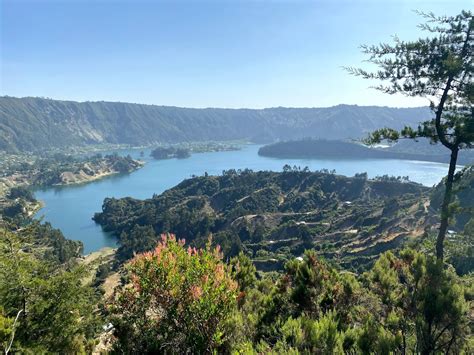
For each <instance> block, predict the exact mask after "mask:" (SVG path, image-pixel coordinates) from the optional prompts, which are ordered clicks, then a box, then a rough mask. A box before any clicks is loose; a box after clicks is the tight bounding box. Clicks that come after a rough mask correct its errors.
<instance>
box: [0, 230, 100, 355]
mask: <svg viewBox="0 0 474 355" xmlns="http://www.w3.org/2000/svg"><path fill="white" fill-rule="evenodd" d="M0 233H2V235H1V238H0V305H1V307H0V345H2V346H3V349H5V352H6V349H11V352H12V353H17V352H18V353H47V352H48V353H49V352H51V353H62V354H65V353H83V352H85V351H86V349H88V351H90V350H91V349H90V346H91V342H90V339H91V338H93V337H94V336H95V334H96V330H97V327H98V324H97V322H98V319H97V314H96V313H95V312H94V310H95V307H96V306H95V305H96V302H97V298H96V295H95V293H94V291H93V289H92V288H91V287H90V285H84V284H83V280H84V278H85V277H86V276H87V272H86V270H85V268H84V267H81V266H75V267H72V268H67V270H65V269H64V268H63V267H62V266H59V265H55V264H54V263H51V262H50V261H45V260H44V259H42V258H40V257H39V256H36V255H34V254H33V253H31V252H30V251H31V249H33V246H32V245H29V244H26V243H24V242H23V241H22V240H21V239H19V238H18V236H17V235H15V234H13V233H9V232H7V231H4V230H0ZM12 339H13V340H12ZM5 344H6V346H5ZM3 349H2V350H3Z"/></svg>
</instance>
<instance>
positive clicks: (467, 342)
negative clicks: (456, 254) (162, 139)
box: [110, 236, 473, 354]
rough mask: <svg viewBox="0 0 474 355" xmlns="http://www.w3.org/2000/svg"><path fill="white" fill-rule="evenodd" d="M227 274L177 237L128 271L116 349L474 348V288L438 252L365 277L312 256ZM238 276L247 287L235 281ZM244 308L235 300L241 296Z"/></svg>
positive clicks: (383, 264)
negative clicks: (276, 269)
mask: <svg viewBox="0 0 474 355" xmlns="http://www.w3.org/2000/svg"><path fill="white" fill-rule="evenodd" d="M230 265H231V266H232V268H231V269H228V268H227V267H226V266H225V265H224V264H223V263H222V262H221V260H220V255H219V254H218V253H217V252H216V251H215V250H212V249H210V248H209V247H208V248H207V249H204V250H194V249H190V248H188V249H186V248H185V247H184V245H183V243H182V242H178V241H176V240H175V239H174V237H172V236H164V237H163V240H162V242H160V243H159V244H158V247H157V248H156V249H155V250H154V251H152V252H148V253H144V254H141V255H138V256H136V257H135V258H134V259H133V260H132V261H131V262H130V263H129V265H128V270H129V275H130V284H129V285H128V286H126V287H125V288H124V289H122V290H121V291H120V292H119V294H118V296H117V297H116V298H115V300H114V301H113V302H112V304H111V306H110V311H111V321H112V323H113V324H114V325H115V327H116V330H115V333H114V334H115V336H116V338H117V340H116V343H115V350H117V351H120V352H126V353H128V352H141V353H156V352H166V353H185V352H192V353H210V352H214V351H217V352H223V353H247V354H252V353H292V354H298V353H302V354H315V353H317V354H342V353H353V354H356V353H357V354H359V353H360V354H368V353H377V354H389V353H422V354H436V353H469V352H471V351H472V350H473V348H472V345H473V340H472V335H471V328H472V326H473V325H472V323H469V318H468V312H470V311H472V300H473V294H472V287H471V289H470V288H469V287H468V286H467V285H469V283H468V282H465V280H463V279H461V278H459V277H458V276H457V275H456V274H455V272H454V271H453V269H452V268H451V267H450V266H446V265H443V264H442V262H440V261H439V260H437V259H436V258H435V257H434V256H432V255H426V254H424V253H419V252H416V251H414V250H411V249H406V250H404V251H402V252H401V253H400V255H398V256H397V255H395V254H393V253H391V252H387V253H385V254H383V255H382V256H381V257H380V258H379V259H378V260H377V262H376V263H375V264H374V266H373V268H372V269H371V270H369V271H368V272H366V273H364V274H363V275H360V276H357V275H355V274H352V273H348V272H341V271H338V270H336V269H334V268H333V267H331V266H330V265H328V264H327V263H326V262H325V261H323V260H321V259H319V258H318V256H317V255H316V253H315V252H314V251H311V250H309V251H306V252H305V254H304V257H303V258H302V259H294V260H292V261H290V262H288V263H287V264H286V267H285V272H284V273H283V274H280V275H278V274H263V277H262V274H261V275H260V277H259V280H256V277H255V276H256V270H255V268H254V267H252V264H251V261H250V260H249V259H248V258H247V257H246V256H245V255H243V254H239V255H238V256H237V257H236V258H234V259H232V260H231V261H230ZM232 277H234V278H235V279H236V280H237V282H238V284H236V283H235V282H234V281H233V280H232ZM236 291H238V292H239V295H238V302H235V301H236V296H237V293H236Z"/></svg>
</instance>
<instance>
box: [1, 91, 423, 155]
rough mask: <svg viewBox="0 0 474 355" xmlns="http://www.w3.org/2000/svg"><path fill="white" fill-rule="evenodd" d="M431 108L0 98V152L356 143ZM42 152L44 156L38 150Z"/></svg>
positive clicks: (413, 120)
mask: <svg viewBox="0 0 474 355" xmlns="http://www.w3.org/2000/svg"><path fill="white" fill-rule="evenodd" d="M430 115H431V111H430V110H429V108H427V107H426V108H423V107H421V108H420V107H418V108H389V107H379V106H357V105H337V106H333V107H327V108H286V107H277V108H265V109H233V108H229V109H227V108H204V109H201V108H180V107H175V106H157V105H148V104H133V103H123V102H105V101H95V102H75V101H61V100H53V99H44V98H33V97H27V98H15V97H9V96H3V97H0V150H5V151H12V152H17V151H38V150H49V149H57V148H63V147H69V146H84V145H89V144H103V143H110V144H127V145H136V146H138V145H153V144H159V143H180V142H190V141H210V140H220V141H226V140H247V141H251V142H255V143H266V142H273V141H277V140H281V139H296V138H303V137H308V136H310V137H315V138H318V137H325V138H331V139H347V138H361V137H363V136H365V135H366V134H367V133H369V132H370V131H372V130H374V129H377V128H382V127H385V126H390V127H394V128H402V127H403V126H404V125H410V126H415V125H417V124H418V122H421V121H423V120H425V119H427V118H429V117H430ZM40 147H41V148H40Z"/></svg>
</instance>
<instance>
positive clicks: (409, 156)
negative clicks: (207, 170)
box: [258, 139, 474, 164]
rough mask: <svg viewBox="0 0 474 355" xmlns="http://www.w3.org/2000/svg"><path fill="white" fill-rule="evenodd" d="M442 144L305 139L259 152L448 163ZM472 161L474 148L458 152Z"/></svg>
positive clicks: (464, 159) (461, 159) (276, 155)
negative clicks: (388, 144)
mask: <svg viewBox="0 0 474 355" xmlns="http://www.w3.org/2000/svg"><path fill="white" fill-rule="evenodd" d="M441 147H442V146H441V144H438V145H430V144H429V143H428V142H426V141H425V142H419V143H414V142H410V144H406V141H404V142H403V143H402V142H400V143H399V144H397V145H394V146H393V147H390V148H369V147H367V146H365V145H362V144H358V143H352V142H344V141H339V140H326V139H302V140H296V141H286V142H278V143H273V144H269V145H266V146H263V147H261V148H260V149H259V151H258V154H259V155H262V156H267V157H274V158H322V159H324V158H329V159H404V160H421V161H432V162H438V163H449V151H448V150H447V149H446V148H444V147H443V148H441ZM417 148H418V150H417ZM430 148H431V149H430ZM473 162H474V151H472V150H470V151H461V152H460V153H459V158H458V163H459V164H472V163H473Z"/></svg>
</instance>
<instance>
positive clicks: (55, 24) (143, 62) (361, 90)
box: [0, 0, 473, 108]
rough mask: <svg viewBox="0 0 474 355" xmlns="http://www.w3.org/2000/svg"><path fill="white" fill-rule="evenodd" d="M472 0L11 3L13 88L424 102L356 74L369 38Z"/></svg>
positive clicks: (8, 31) (44, 92)
mask: <svg viewBox="0 0 474 355" xmlns="http://www.w3.org/2000/svg"><path fill="white" fill-rule="evenodd" d="M472 5H473V2H472V1H457V0H450V1H449V0H445V1H440V0H431V1H421V0H420V1H418V0H411V1H402V0H399V1H391V0H386V1H384V0H372V1H369V0H359V1H358V0H352V1H345V0H333V1H329V0H327V1H311V2H309V1H279V2H276V1H258V2H257V1H254V2H250V1H245V2H244V1H225V0H224V1H222V0H221V1H207V2H204V1H174V2H171V1H170V2H164V1H131V0H129V1H114V0H102V1H85V0H83V1H81V0H69V1H67V0H63V1H58V0H57V1H44V0H37V1H24V0H2V1H1V24H0V26H1V53H0V58H1V78H0V79H1V82H0V84H1V88H0V89H1V90H0V93H1V94H2V95H10V96H20V97H22V96H44V97H51V98H55V99H68V100H78V101H87V100H90V101H99V100H105V101H123V102H137V103H147V104H159V105H174V106H187V107H250V108H262V107H274V106H293V107H320V106H332V105H337V104H341V103H345V104H359V105H387V106H418V105H424V104H426V103H427V102H426V101H425V100H423V99H414V98H405V97H403V96H390V95H385V94H382V93H378V92H377V91H375V90H373V89H370V88H369V86H370V85H371V83H369V82H367V81H365V80H362V79H359V78H355V77H352V76H350V75H349V74H347V73H346V72H345V71H344V70H343V69H342V68H341V67H342V66H360V65H364V64H363V63H362V60H363V59H364V57H363V55H362V54H361V53H360V51H359V48H358V46H359V45H360V44H363V43H367V44H373V43H378V42H381V41H390V40H391V36H392V35H394V34H397V35H398V36H399V37H400V38H402V39H415V38H417V37H418V36H419V35H420V32H419V30H418V29H417V28H416V25H417V24H418V23H419V22H420V21H421V19H420V18H419V17H418V16H417V15H416V14H415V13H413V10H414V9H419V10H423V11H433V12H435V13H436V14H456V13H458V12H459V11H460V10H461V9H470V8H472V7H473V6H472Z"/></svg>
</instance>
